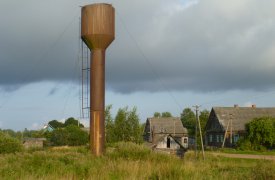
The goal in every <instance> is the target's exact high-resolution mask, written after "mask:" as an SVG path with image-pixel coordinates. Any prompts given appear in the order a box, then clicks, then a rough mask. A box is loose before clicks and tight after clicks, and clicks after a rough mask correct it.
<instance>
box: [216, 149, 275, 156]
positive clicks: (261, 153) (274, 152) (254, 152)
mask: <svg viewBox="0 0 275 180" xmlns="http://www.w3.org/2000/svg"><path fill="white" fill-rule="evenodd" d="M217 151H218V152H223V153H229V154H254V155H275V150H269V151H248V150H246V151H242V150H236V149H230V148H224V149H219V150H217Z"/></svg>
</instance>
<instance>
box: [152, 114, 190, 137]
mask: <svg viewBox="0 0 275 180" xmlns="http://www.w3.org/2000/svg"><path fill="white" fill-rule="evenodd" d="M147 121H149V123H150V127H151V130H152V131H154V133H166V134H173V133H174V132H175V133H176V134H182V133H187V129H186V128H185V127H183V125H182V122H181V120H180V118H178V117H165V118H164V117H159V118H148V119H147Z"/></svg>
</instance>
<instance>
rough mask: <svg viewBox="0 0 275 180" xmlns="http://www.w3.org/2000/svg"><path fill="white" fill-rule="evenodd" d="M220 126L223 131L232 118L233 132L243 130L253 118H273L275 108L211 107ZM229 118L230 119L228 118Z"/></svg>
mask: <svg viewBox="0 0 275 180" xmlns="http://www.w3.org/2000/svg"><path fill="white" fill-rule="evenodd" d="M213 111H214V112H215V114H216V116H217V118H218V120H219V122H220V124H221V125H222V126H223V128H224V130H226V127H227V125H228V123H229V128H230V122H229V121H230V118H232V129H233V130H234V131H241V130H245V124H247V123H248V122H250V121H251V120H252V119H254V118H258V117H266V116H271V117H275V108H274V107H270V108H256V107H213ZM230 116H231V117H230Z"/></svg>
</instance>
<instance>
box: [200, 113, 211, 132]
mask: <svg viewBox="0 0 275 180" xmlns="http://www.w3.org/2000/svg"><path fill="white" fill-rule="evenodd" d="M209 115H210V112H209V111H208V110H207V109H204V110H203V111H201V113H200V123H201V131H202V135H203V136H204V135H205V126H206V123H207V121H208V118H209Z"/></svg>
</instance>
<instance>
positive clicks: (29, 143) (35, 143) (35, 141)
mask: <svg viewBox="0 0 275 180" xmlns="http://www.w3.org/2000/svg"><path fill="white" fill-rule="evenodd" d="M45 141H46V138H24V140H23V146H24V147H25V148H26V149H28V148H43V145H44V142H45Z"/></svg>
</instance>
